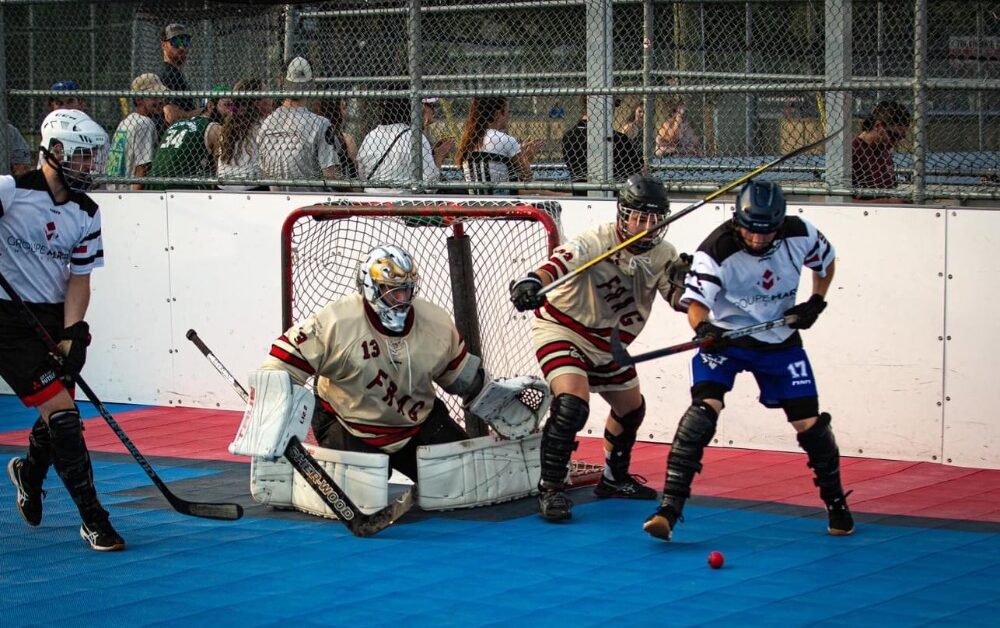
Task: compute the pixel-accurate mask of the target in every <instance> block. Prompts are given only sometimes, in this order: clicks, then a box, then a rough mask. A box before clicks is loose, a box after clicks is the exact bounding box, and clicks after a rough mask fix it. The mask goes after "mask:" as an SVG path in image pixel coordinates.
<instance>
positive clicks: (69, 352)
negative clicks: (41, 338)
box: [59, 321, 90, 377]
mask: <svg viewBox="0 0 1000 628" xmlns="http://www.w3.org/2000/svg"><path fill="white" fill-rule="evenodd" d="M88 345H90V325H88V324H87V323H86V321H79V322H76V323H73V324H72V325H70V326H69V327H67V328H66V329H64V330H63V331H62V335H61V336H59V351H61V352H62V354H63V367H62V370H63V375H67V376H69V377H76V376H77V375H79V374H80V371H81V370H83V364H84V362H86V361H87V346H88Z"/></svg>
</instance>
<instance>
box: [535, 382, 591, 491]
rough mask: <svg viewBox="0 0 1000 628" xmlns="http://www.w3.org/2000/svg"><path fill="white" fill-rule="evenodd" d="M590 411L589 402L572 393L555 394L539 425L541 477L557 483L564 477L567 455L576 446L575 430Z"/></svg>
mask: <svg viewBox="0 0 1000 628" xmlns="http://www.w3.org/2000/svg"><path fill="white" fill-rule="evenodd" d="M589 415H590V404H589V403H587V401H586V400H584V399H580V398H579V397H576V396H574V395H569V394H562V395H557V396H556V398H555V399H553V400H552V405H551V407H550V408H549V420H548V421H546V422H545V427H544V428H542V447H541V449H542V454H541V455H542V472H541V474H542V479H543V480H545V481H546V482H548V483H550V484H558V485H561V484H562V483H563V482H564V481H565V480H566V474H567V471H568V469H569V458H570V456H571V455H572V454H573V452H574V451H575V450H576V447H577V442H576V433H577V432H579V431H580V430H581V429H583V426H584V425H586V423H587V417H588V416H589Z"/></svg>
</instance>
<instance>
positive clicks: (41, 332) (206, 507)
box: [0, 273, 243, 521]
mask: <svg viewBox="0 0 1000 628" xmlns="http://www.w3.org/2000/svg"><path fill="white" fill-rule="evenodd" d="M0 287H2V288H3V289H4V291H5V292H6V293H7V294H9V295H10V298H11V299H13V300H14V302H15V303H17V305H18V306H19V307H20V308H21V313H22V314H24V319H25V322H27V323H28V324H29V325H30V326H31V327H32V329H33V330H34V332H35V334H36V335H37V336H38V338H39V339H40V340H41V341H42V342H43V343H44V344H45V348H46V349H48V351H49V353H50V354H52V358H53V359H54V360H55V362H56V363H57V364H58V365H59V367H60V368H61V367H62V366H63V362H64V360H65V358H64V356H63V354H62V351H60V350H59V345H58V344H56V342H55V341H54V340H53V339H52V336H50V335H49V332H47V331H45V327H43V326H42V324H41V322H39V320H38V318H37V317H36V316H35V313H34V312H32V311H31V309H30V308H28V304H27V303H25V302H24V299H22V298H21V296H20V295H18V294H17V292H15V291H14V288H13V286H11V285H10V284H9V283H8V282H7V278H6V277H4V276H3V274H2V273H0ZM73 381H74V383H76V384H78V385H79V386H80V390H82V391H83V394H84V395H86V396H87V399H89V400H90V403H92V404H94V407H95V408H97V411H98V412H100V413H101V416H102V417H104V420H105V421H107V423H108V425H109V426H110V427H111V430H112V431H113V432H114V433H115V435H116V436H117V437H118V439H119V440H121V442H122V443H123V444H124V445H125V448H126V449H128V451H129V453H130V454H132V457H133V458H135V461H136V462H138V463H139V466H140V467H142V470H143V471H145V472H146V475H148V476H149V479H150V480H152V481H153V484H155V485H156V488H158V489H160V492H161V493H162V494H163V497H165V498H166V500H167V501H168V502H169V503H170V505H171V506H172V507H173V509H174V510H176V511H177V512H179V513H181V514H182V515H190V516H192V517H203V518H205V519H222V520H225V521H235V520H236V519H239V518H240V517H242V516H243V507H242V506H240V505H239V504H209V503H204V502H190V501H187V500H186V499H181V498H180V497H177V496H176V495H174V494H173V493H172V492H171V491H170V489H169V488H167V485H166V484H165V483H164V482H163V480H161V479H160V476H159V475H157V474H156V471H154V470H153V467H152V466H150V464H149V462H148V461H147V460H146V458H145V456H143V455H142V453H140V452H139V449H138V448H136V446H135V444H134V443H133V442H132V440H131V439H130V438H129V437H128V434H126V433H125V430H123V429H122V427H121V426H120V425H118V422H117V421H115V418H114V417H113V416H111V413H110V412H108V409H107V408H105V407H104V404H103V403H101V400H100V399H98V398H97V395H96V394H95V393H94V391H93V390H92V389H91V388H90V386H88V385H87V382H85V381H84V380H83V378H82V377H80V375H77V376H76V377H74V378H73Z"/></svg>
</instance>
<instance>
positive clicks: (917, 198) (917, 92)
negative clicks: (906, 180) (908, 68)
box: [913, 0, 927, 203]
mask: <svg viewBox="0 0 1000 628" xmlns="http://www.w3.org/2000/svg"><path fill="white" fill-rule="evenodd" d="M926 58H927V0H916V1H915V3H914V6H913V127H914V128H913V202H914V203H923V202H924V199H925V197H926V188H927V118H926V115H925V114H926V108H927V86H926V81H925V79H926V78H927V62H926Z"/></svg>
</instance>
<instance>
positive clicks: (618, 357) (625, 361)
mask: <svg viewBox="0 0 1000 628" xmlns="http://www.w3.org/2000/svg"><path fill="white" fill-rule="evenodd" d="M611 357H613V358H614V359H615V363H616V364H618V366H632V365H633V364H635V360H633V359H632V356H630V355H629V354H628V351H626V350H625V347H623V346H622V338H621V333H620V332H619V331H618V326H617V325H615V326H614V328H612V330H611Z"/></svg>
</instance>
